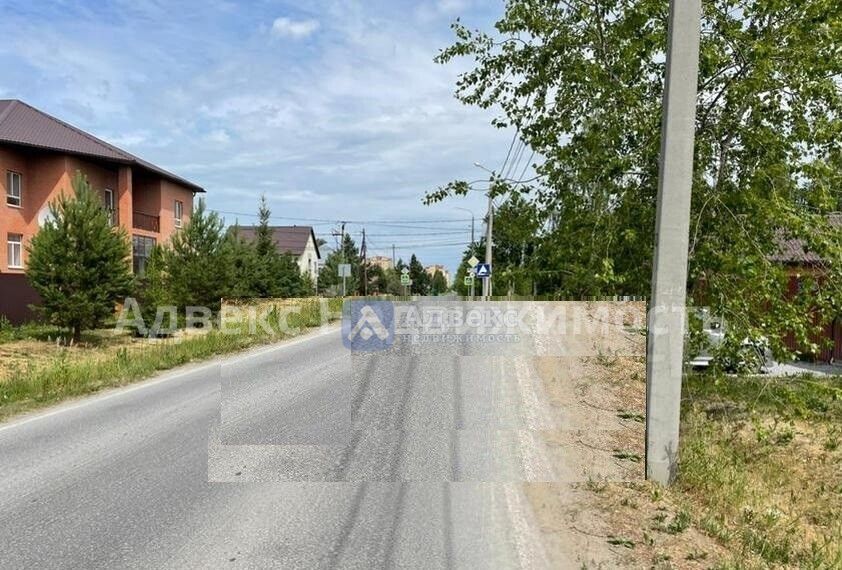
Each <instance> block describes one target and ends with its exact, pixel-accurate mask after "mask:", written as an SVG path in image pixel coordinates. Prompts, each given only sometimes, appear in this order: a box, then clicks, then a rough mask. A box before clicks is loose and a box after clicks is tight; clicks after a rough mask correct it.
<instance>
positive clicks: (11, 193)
mask: <svg viewBox="0 0 842 570" xmlns="http://www.w3.org/2000/svg"><path fill="white" fill-rule="evenodd" d="M22 178H23V177H22V176H21V174H20V172H13V171H11V170H7V171H6V204H8V205H9V206H15V207H17V208H20V207H21V187H22V183H21V181H22Z"/></svg>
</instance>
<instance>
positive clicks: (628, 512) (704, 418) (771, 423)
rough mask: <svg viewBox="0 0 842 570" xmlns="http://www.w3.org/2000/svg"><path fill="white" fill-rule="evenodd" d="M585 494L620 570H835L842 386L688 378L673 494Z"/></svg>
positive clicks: (841, 498) (841, 485) (641, 490)
mask: <svg viewBox="0 0 842 570" xmlns="http://www.w3.org/2000/svg"><path fill="white" fill-rule="evenodd" d="M588 490H589V491H591V493H592V496H593V497H594V500H595V501H596V503H597V505H598V507H599V511H600V513H601V516H603V517H606V518H607V519H608V521H609V523H610V525H611V527H612V533H613V534H612V536H616V537H620V538H621V539H622V543H617V544H619V546H617V547H616V548H619V549H621V550H623V551H625V552H624V554H625V556H626V557H627V559H628V560H629V564H628V566H629V567H635V568H659V569H671V568H676V569H677V568H699V569H702V568H704V569H711V568H715V569H719V570H726V569H728V570H738V569H739V570H743V569H745V570H753V569H758V570H759V569H766V568H806V569H816V570H818V569H831V568H842V517H840V513H842V378H814V377H809V376H803V377H798V378H765V377H753V378H735V377H726V376H718V377H716V376H705V375H692V376H689V377H688V378H687V379H686V380H685V385H684V405H683V410H682V424H681V453H680V466H679V472H678V478H677V480H676V483H675V485H674V486H672V487H671V488H669V489H663V488H660V487H658V486H657V485H653V484H650V483H648V482H637V483H635V482H630V483H625V484H610V485H591V486H588ZM612 544H613V543H612Z"/></svg>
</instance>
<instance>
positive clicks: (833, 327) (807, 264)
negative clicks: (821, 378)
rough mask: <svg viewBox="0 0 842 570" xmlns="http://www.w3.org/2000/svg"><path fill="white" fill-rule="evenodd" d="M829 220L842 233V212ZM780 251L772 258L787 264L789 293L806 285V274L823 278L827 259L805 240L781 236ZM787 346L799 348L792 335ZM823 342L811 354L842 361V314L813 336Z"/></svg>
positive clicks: (793, 293)
mask: <svg viewBox="0 0 842 570" xmlns="http://www.w3.org/2000/svg"><path fill="white" fill-rule="evenodd" d="M828 222H829V223H830V226H831V227H833V228H837V229H839V231H840V232H842V213H837V214H830V215H828ZM779 248H780V251H779V253H777V254H775V255H773V256H772V260H773V261H776V262H778V263H781V264H783V265H784V266H785V267H786V270H787V275H788V276H789V280H788V283H787V287H788V291H789V295H792V296H794V295H796V294H797V293H798V292H799V291H800V290H801V287H802V286H803V283H804V279H805V277H808V276H809V277H814V278H818V279H821V278H822V276H823V274H824V272H825V263H824V260H823V259H822V258H821V257H820V256H819V255H818V254H816V253H815V252H813V251H810V250H809V249H808V248H807V247H806V245H805V243H804V241H803V240H800V239H781V240H780V241H779ZM784 340H785V342H786V344H787V348H789V349H790V350H800V348H801V347H799V346H798V345H797V343H796V341H795V338H794V336H793V335H792V334H790V335H788V336H787V337H786V338H785V339H784ZM811 340H812V341H813V342H815V343H817V344H820V345H821V349H820V351H819V352H818V353H817V354H814V355H811V356H812V357H813V358H815V359H816V360H818V361H820V362H842V315H837V317H836V318H835V319H834V320H833V321H832V322H829V323H827V324H826V325H825V326H824V330H823V331H822V333H821V334H819V335H817V336H815V337H814V338H813V339H811Z"/></svg>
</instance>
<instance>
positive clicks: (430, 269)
mask: <svg viewBox="0 0 842 570" xmlns="http://www.w3.org/2000/svg"><path fill="white" fill-rule="evenodd" d="M424 271H426V272H427V275H429V276H430V277H433V276H434V275H435V274H436V272H439V273H441V274H442V275H443V276H444V280H445V281H447V286H448V287H450V286H451V285H452V283H451V281H450V271H448V269H447V267H445V266H444V265H428V266H427V267H425V268H424Z"/></svg>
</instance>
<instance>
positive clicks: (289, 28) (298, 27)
mask: <svg viewBox="0 0 842 570" xmlns="http://www.w3.org/2000/svg"><path fill="white" fill-rule="evenodd" d="M318 29H319V22H318V21H316V20H292V19H290V18H286V17H281V18H276V19H275V21H274V22H272V33H273V34H275V35H276V36H281V37H288V38H306V37H307V36H309V35H310V34H312V33H313V32H315V31H316V30H318Z"/></svg>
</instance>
